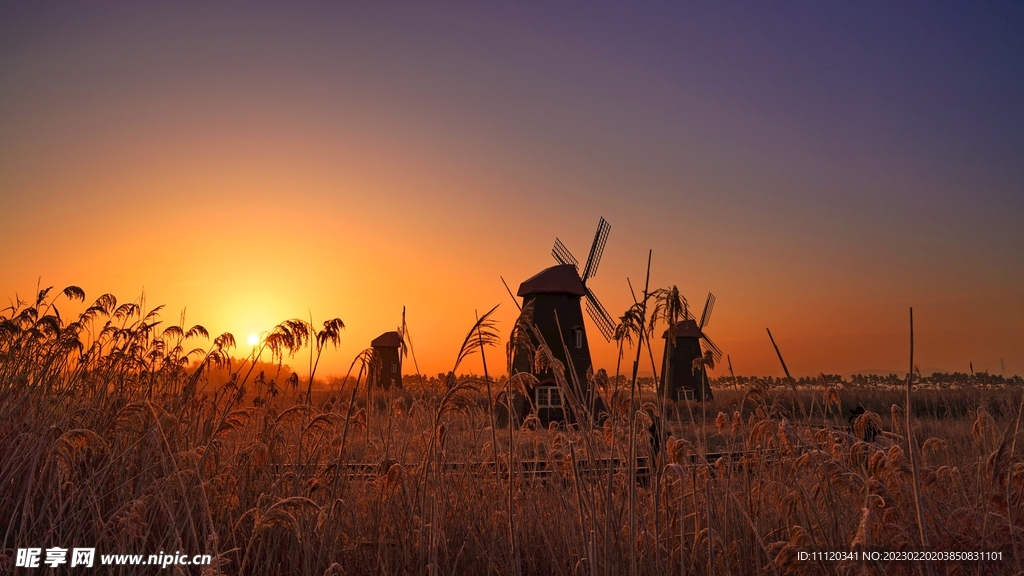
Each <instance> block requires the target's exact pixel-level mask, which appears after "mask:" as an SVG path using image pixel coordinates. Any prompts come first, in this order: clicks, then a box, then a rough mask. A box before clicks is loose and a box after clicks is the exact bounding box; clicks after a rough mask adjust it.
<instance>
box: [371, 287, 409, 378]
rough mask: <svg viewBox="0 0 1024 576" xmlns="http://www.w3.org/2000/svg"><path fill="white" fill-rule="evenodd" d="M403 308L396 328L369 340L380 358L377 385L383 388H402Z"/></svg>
mask: <svg viewBox="0 0 1024 576" xmlns="http://www.w3.org/2000/svg"><path fill="white" fill-rule="evenodd" d="M406 330H407V329H406V326H405V308H404V307H403V308H402V325H401V326H400V327H399V328H398V330H392V331H390V332H385V333H383V334H381V335H380V336H377V337H376V338H374V339H373V341H371V342H370V347H371V348H373V351H374V353H375V354H376V355H377V357H378V358H380V373H379V374H377V385H378V386H380V387H382V388H384V389H385V390H388V389H390V388H391V387H392V386H396V387H398V388H402V387H403V386H402V359H403V358H404V357H405V355H406V351H405V334H406Z"/></svg>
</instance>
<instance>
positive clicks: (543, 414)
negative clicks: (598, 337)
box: [511, 218, 615, 426]
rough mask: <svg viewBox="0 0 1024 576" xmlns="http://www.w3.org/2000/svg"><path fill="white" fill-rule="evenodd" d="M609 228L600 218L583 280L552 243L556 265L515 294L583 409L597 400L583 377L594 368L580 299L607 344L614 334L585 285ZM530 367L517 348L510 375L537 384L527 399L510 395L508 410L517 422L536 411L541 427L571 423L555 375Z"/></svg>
mask: <svg viewBox="0 0 1024 576" xmlns="http://www.w3.org/2000/svg"><path fill="white" fill-rule="evenodd" d="M610 229H611V227H610V226H609V225H608V223H607V222H605V220H604V218H602V219H601V221H600V222H599V223H598V228H597V233H596V234H595V236H594V243H593V244H592V245H591V249H590V256H589V258H588V259H587V264H586V267H585V269H584V272H583V274H582V276H581V275H580V273H579V269H578V264H577V261H576V259H575V258H574V257H573V256H572V254H571V253H570V252H569V251H568V249H566V248H565V246H564V245H563V244H562V242H561V241H560V240H558V239H556V240H555V247H554V249H553V250H552V255H553V256H554V257H555V259H556V260H557V261H558V262H559V264H558V265H556V266H552V267H550V268H547V269H545V270H543V271H542V272H540V273H539V274H537V275H535V276H533V277H532V278H529V279H528V280H526V281H525V282H523V283H522V284H521V285H520V286H519V292H518V295H519V296H521V297H522V298H523V309H531V310H532V311H533V314H532V318H531V321H532V322H533V324H534V325H535V326H536V327H537V329H538V330H539V332H540V335H541V338H543V340H544V344H546V345H547V347H548V348H549V349H550V350H551V355H552V356H553V357H554V358H555V359H556V360H557V361H558V362H561V364H562V366H563V367H564V369H565V379H566V383H567V385H568V386H569V387H570V390H572V391H573V393H574V394H576V395H577V396H578V398H579V401H580V403H581V404H582V406H583V407H584V408H585V409H588V410H595V409H596V408H597V407H598V405H599V402H600V400H599V398H597V397H596V394H595V392H594V391H593V390H591V387H590V383H589V381H588V378H587V374H588V372H590V373H592V372H593V367H592V363H591V359H590V344H589V340H588V339H587V329H586V326H585V325H584V322H583V309H582V306H581V302H580V300H581V299H582V298H586V299H587V312H588V314H590V316H591V318H592V319H593V320H594V323H595V324H596V325H597V326H598V329H599V330H600V331H601V333H602V335H603V336H604V337H605V338H606V339H610V338H611V336H612V334H613V333H614V330H615V322H614V320H612V318H611V315H609V314H608V312H607V311H606V310H605V309H604V307H603V306H602V305H601V303H600V302H599V301H598V300H597V297H596V296H595V295H594V293H593V292H591V291H590V289H589V288H587V285H586V282H587V280H588V279H590V278H593V277H594V275H595V274H596V273H597V266H598V264H599V263H600V260H601V253H602V252H603V250H604V245H605V242H606V241H607V239H608V232H609V231H610ZM529 339H530V341H531V344H532V345H533V347H534V348H537V347H538V346H539V345H540V342H539V341H538V340H537V338H536V336H535V335H534V334H530V335H529ZM534 368H535V366H534V355H533V354H532V353H531V351H530V350H529V347H526V346H517V347H516V349H515V351H514V353H513V360H512V366H511V369H512V373H513V374H515V373H517V372H519V373H528V374H533V375H534V376H535V377H536V378H537V380H538V382H537V383H536V385H535V386H531V387H528V389H527V393H528V394H529V395H530V397H529V399H527V398H523V397H522V396H521V395H520V394H518V393H515V394H514V395H513V398H512V407H513V412H514V413H515V415H516V417H517V418H518V419H520V420H521V419H522V418H525V417H526V415H527V414H528V413H529V411H530V409H531V407H532V408H534V409H536V415H537V418H538V419H539V420H540V422H541V424H542V425H544V426H547V425H548V424H549V423H550V422H574V421H575V420H576V416H577V415H575V414H573V413H572V410H571V407H570V405H569V402H568V401H567V398H565V393H564V391H563V390H562V389H561V388H559V386H558V383H557V381H556V378H555V374H554V372H553V371H552V370H550V369H545V370H541V371H535V370H534Z"/></svg>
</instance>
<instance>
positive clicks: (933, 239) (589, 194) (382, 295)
mask: <svg viewBox="0 0 1024 576" xmlns="http://www.w3.org/2000/svg"><path fill="white" fill-rule="evenodd" d="M1021 30H1024V5H1021V4H1020V3H985V4H984V5H982V4H977V3H962V4H947V3H936V2H928V3H914V4H912V3H901V4H900V5H899V6H893V5H891V4H889V3H856V4H853V5H840V4H837V3H819V2H790V3H785V4H782V5H779V4H774V5H772V4H766V3H724V2H709V3H688V2H683V3H678V2H672V3H654V4H652V3H630V4H629V5H624V4H621V3H617V4H610V3H594V2H591V3H550V2H517V3H500V4H499V3H454V2H452V3H443V4H440V5H431V4H429V3H408V4H406V3H382V2H369V3H358V2H350V3H340V4H336V3H306V2H294V3H259V2H247V3H217V4H215V5H214V4H213V3H200V2H178V3H154V2H125V3H113V2H111V3H103V4H97V3H88V2H57V3H44V2H38V3H14V2H4V3H2V4H0V103H2V105H0V247H2V250H0V297H2V299H3V300H2V301H4V302H5V305H6V301H7V299H13V298H14V297H15V295H18V296H21V297H26V296H27V295H30V294H32V293H33V291H34V290H35V289H36V286H37V285H39V284H40V283H41V285H42V286H50V285H54V286H57V287H58V288H62V287H64V286H66V285H70V284H74V285H78V286H80V287H82V288H83V289H84V290H85V291H86V294H87V299H89V300H90V301H91V299H93V298H95V297H97V296H99V295H100V294H103V293H107V292H109V293H113V294H115V295H116V296H117V297H118V298H119V299H120V300H121V301H128V300H134V299H136V298H138V297H139V296H140V295H141V294H143V293H145V298H146V302H147V304H151V305H156V304H164V305H166V308H165V309H164V310H165V314H164V318H165V320H166V321H168V322H177V320H178V317H179V314H180V312H181V311H182V310H185V313H186V317H187V320H186V323H188V324H192V323H199V324H202V325H204V326H206V327H207V328H208V329H209V330H210V332H211V333H220V332H224V331H228V332H232V333H233V334H235V336H236V337H237V339H238V340H239V343H240V347H239V350H238V351H237V353H238V354H239V355H243V354H246V353H248V352H249V350H248V344H247V343H246V340H247V338H248V335H250V334H258V333H260V332H263V331H267V330H270V329H271V328H272V327H273V326H274V325H275V324H277V323H278V322H280V321H282V320H285V319H288V318H293V317H298V318H304V319H309V318H312V320H313V321H314V323H315V324H318V325H319V324H320V323H321V322H322V321H323V320H326V319H328V318H334V317H338V318H341V319H342V320H343V321H344V322H345V324H346V330H345V332H344V334H343V336H342V343H341V346H340V347H339V348H338V350H336V351H335V350H331V351H329V352H328V353H326V354H325V356H324V359H323V361H322V363H321V366H322V368H321V373H325V372H326V373H338V372H343V371H344V370H345V368H347V367H348V365H349V363H350V362H351V360H352V358H353V357H354V356H355V355H356V354H357V353H358V352H359V351H360V350H362V349H364V348H366V347H367V346H368V345H369V341H370V340H371V339H373V338H374V337H376V336H377V335H379V334H380V333H382V332H384V331H387V330H392V329H394V328H395V327H396V326H397V325H398V324H399V323H400V321H401V314H402V308H403V306H405V307H406V309H407V321H408V326H409V329H410V333H411V335H412V337H413V342H414V349H415V352H416V356H417V364H418V365H419V368H420V370H421V371H423V372H424V373H427V374H435V373H437V372H441V371H447V370H450V369H451V367H452V365H453V363H454V361H455V357H456V354H457V352H458V348H459V346H460V344H461V342H462V339H463V337H464V336H465V333H466V331H467V330H468V329H469V328H470V327H471V326H472V324H473V322H474V319H475V314H476V313H482V312H483V311H485V310H488V309H490V308H491V307H493V306H494V305H498V304H500V306H499V309H498V311H497V312H496V318H497V319H498V321H499V330H500V332H501V334H502V336H503V337H506V336H507V334H508V330H509V329H510V328H511V325H512V323H513V322H514V320H515V317H516V314H517V311H516V306H515V304H514V303H513V302H512V298H511V297H510V296H509V295H508V293H507V292H506V290H505V287H504V286H503V285H502V282H501V277H503V278H504V279H505V280H506V281H507V282H508V283H509V285H510V286H511V287H512V290H513V291H515V290H516V289H517V287H518V284H519V283H520V282H522V281H523V280H525V279H526V278H528V277H530V276H532V275H534V274H536V273H537V272H539V271H541V270H543V269H544V268H546V267H547V266H550V265H553V264H555V262H554V260H553V259H552V257H551V255H550V250H551V245H552V243H553V242H554V240H555V238H556V237H557V238H560V239H561V240H562V241H563V242H564V243H565V244H566V245H567V246H568V247H569V249H570V250H571V251H572V252H573V253H574V254H575V255H576V257H577V258H579V259H581V260H583V259H585V257H586V255H587V252H588V251H589V248H590V241H591V240H592V238H593V234H594V230H595V228H596V226H597V222H598V219H599V218H600V217H602V216H603V217H605V218H606V219H607V220H608V221H609V223H610V224H611V226H612V229H611V234H610V237H609V239H608V244H607V248H606V249H605V252H604V257H603V259H602V262H601V266H600V268H599V271H598V274H597V276H596V277H595V278H593V279H592V280H591V281H590V282H589V284H588V285H589V286H590V287H591V288H592V289H593V290H594V292H595V293H596V294H597V296H598V297H599V298H600V299H601V301H602V302H603V303H604V305H605V306H606V307H607V308H608V309H609V310H610V311H611V312H612V313H613V315H615V316H618V315H621V314H622V313H623V312H624V311H625V310H626V309H627V308H628V307H629V305H630V304H632V302H633V300H632V296H631V295H630V288H629V284H628V283H627V279H628V280H629V282H630V283H631V284H632V286H633V287H634V289H636V290H638V291H639V290H642V286H643V283H644V277H645V271H646V264H647V255H648V250H651V251H652V258H651V271H650V286H651V287H652V288H660V287H667V286H670V285H676V286H678V287H679V289H680V291H681V292H682V293H683V294H684V295H685V296H686V297H687V298H688V299H689V301H690V302H691V306H693V307H694V308H697V309H698V310H699V308H700V307H702V306H703V303H704V299H705V296H706V294H707V293H708V292H709V291H710V292H713V293H714V294H715V295H716V297H717V305H716V307H715V309H714V313H713V316H712V319H711V323H710V325H709V327H708V329H707V333H708V335H709V336H710V337H711V338H712V339H714V340H715V342H716V343H717V344H718V345H719V347H720V348H722V350H723V351H724V352H725V353H726V354H728V355H729V357H730V359H731V361H732V364H733V366H734V369H735V371H736V373H737V374H757V375H781V373H782V371H781V367H780V365H779V363H778V360H777V358H776V357H775V353H774V350H773V349H772V347H771V343H770V342H769V340H768V337H767V334H766V332H765V329H766V328H770V329H771V331H772V334H773V335H774V336H775V339H776V341H777V343H778V344H779V347H780V349H781V350H782V352H783V354H784V355H785V358H786V363H787V365H788V366H789V368H790V370H791V371H792V372H793V373H794V375H813V374H817V373H819V372H826V373H844V374H849V373H851V372H855V371H866V370H882V371H893V372H898V373H905V372H906V370H907V366H908V362H909V359H908V353H909V342H908V340H909V334H908V329H909V327H908V312H909V309H910V308H911V307H913V308H914V327H915V361H916V363H917V365H918V366H919V367H920V368H921V369H922V370H923V371H925V372H926V373H927V372H928V371H930V370H932V369H935V370H949V371H953V370H957V371H967V369H968V366H969V363H973V366H974V368H975V369H976V370H989V371H990V372H992V373H996V374H998V373H1005V374H1006V375H1011V374H1024V226H1022V224H1024V216H1022V215H1024V162H1021V161H1020V159H1021V158H1024V74H1021V70H1024V35H1022V34H1021V33H1020V31H1021ZM587 330H588V334H589V339H590V341H591V345H592V353H593V356H594V362H595V365H596V367H604V368H607V369H609V370H610V371H613V370H614V368H615V362H616V348H615V346H614V345H613V344H609V343H606V342H604V341H603V340H602V339H601V338H600V336H599V334H598V332H597V330H596V327H595V326H594V325H593V324H588V325H587ZM660 350H661V343H660V342H658V343H656V348H655V353H656V354H660ZM488 354H489V358H490V362H489V367H490V368H491V369H492V370H494V369H495V368H494V366H501V365H502V364H503V361H502V357H503V355H504V351H503V350H500V349H497V348H496V349H493V350H491V351H489V352H488ZM294 363H295V364H296V365H300V366H301V365H304V363H305V358H304V357H303V359H302V360H298V359H297V360H296V361H295V362H294ZM626 363H628V360H627V362H626ZM649 364H650V362H649V361H648V362H647V365H645V366H643V367H642V369H643V370H647V371H648V372H649V368H650V367H649ZM624 365H625V364H624ZM463 370H473V371H479V370H480V367H479V360H478V359H476V360H471V361H468V363H467V364H466V365H465V366H463ZM405 371H406V372H410V368H409V366H408V365H407V366H406V368H405ZM716 373H717V374H716ZM722 373H723V372H722V368H721V367H718V368H717V369H716V371H715V372H714V373H713V375H721V374H722Z"/></svg>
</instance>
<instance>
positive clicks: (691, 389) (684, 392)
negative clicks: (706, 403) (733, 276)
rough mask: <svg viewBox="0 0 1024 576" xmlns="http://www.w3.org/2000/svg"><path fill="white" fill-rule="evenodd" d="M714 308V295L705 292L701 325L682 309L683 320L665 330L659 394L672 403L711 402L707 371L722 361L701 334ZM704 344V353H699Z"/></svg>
mask: <svg viewBox="0 0 1024 576" xmlns="http://www.w3.org/2000/svg"><path fill="white" fill-rule="evenodd" d="M714 307H715V295H714V294H712V293H710V292H708V299H707V301H705V302H704V312H703V313H701V315H700V321H699V322H698V321H697V319H696V318H693V317H692V316H690V313H689V311H688V310H686V309H685V308H684V309H683V320H682V322H679V323H678V324H676V326H675V334H672V327H669V328H668V329H667V330H665V333H664V334H663V335H662V338H664V339H665V355H664V359H663V361H662V367H661V382H660V386H659V387H658V388H659V390H658V392H659V393H660V394H662V395H663V396H664V397H665V398H669V399H671V400H701V401H703V400H711V399H712V395H711V387H710V386H708V376H707V367H708V365H709V362H708V361H709V360H710V361H711V364H710V365H711V366H713V365H714V363H715V362H719V361H721V360H722V351H721V350H719V349H718V346H715V343H714V342H712V341H711V338H708V335H707V334H705V333H704V329H705V328H707V326H708V324H709V323H710V322H711V311H712V310H713V309H714ZM702 342H703V344H704V346H703V348H704V351H701V343H702Z"/></svg>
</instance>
